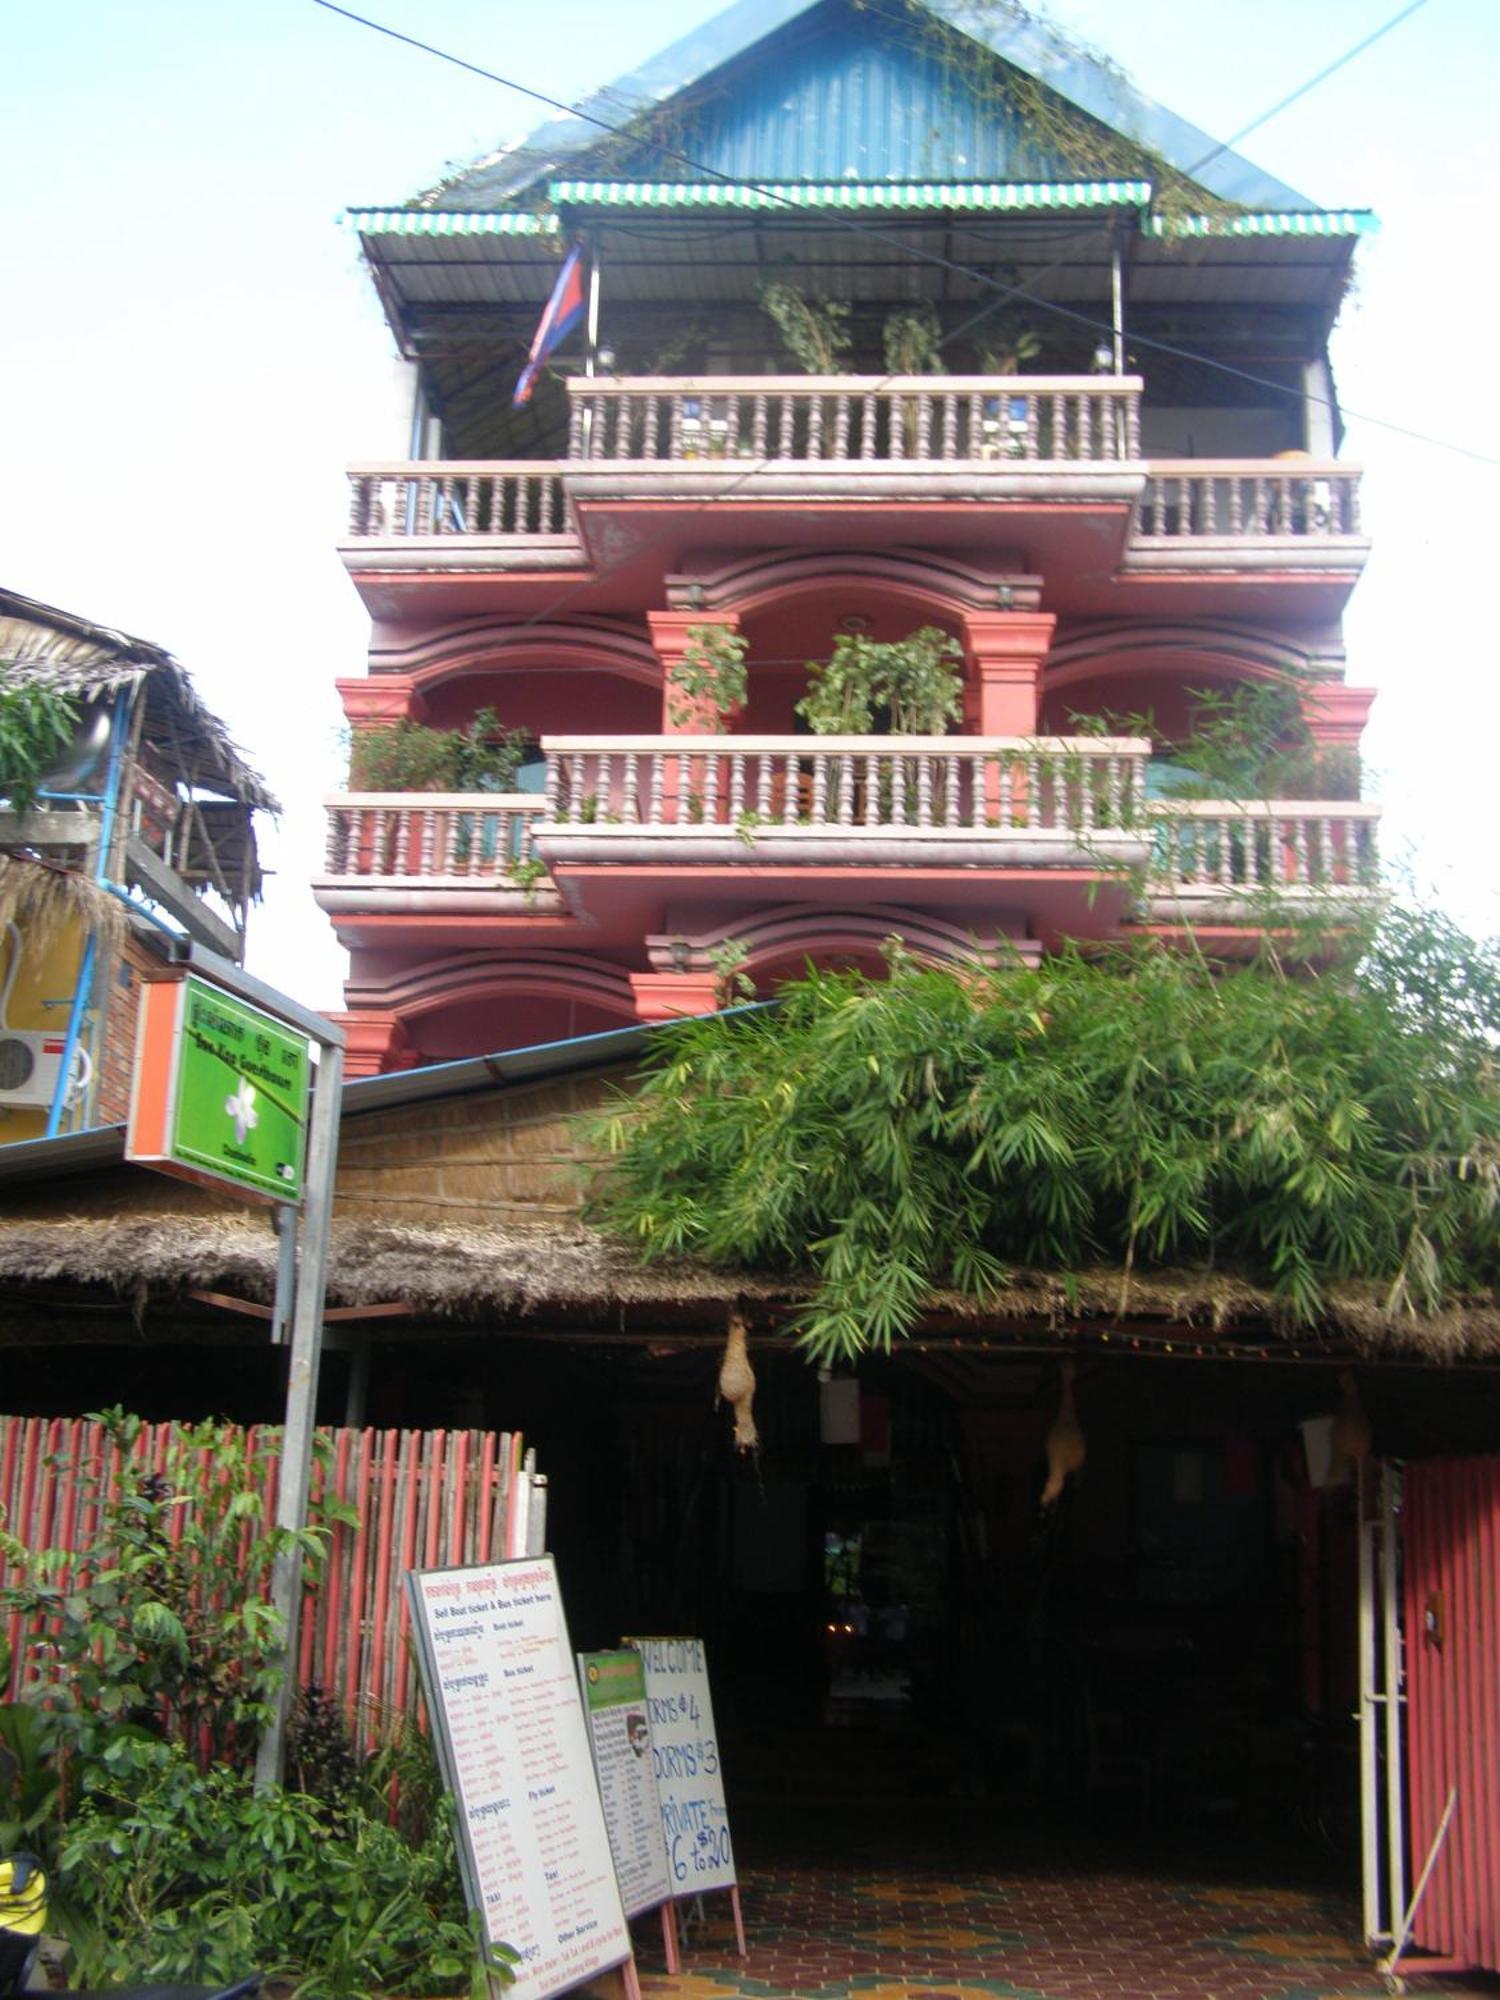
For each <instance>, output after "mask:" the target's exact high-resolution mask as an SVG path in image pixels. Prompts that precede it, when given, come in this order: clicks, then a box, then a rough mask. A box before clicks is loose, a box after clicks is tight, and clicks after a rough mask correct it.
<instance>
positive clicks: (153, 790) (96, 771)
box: [0, 590, 276, 1145]
mask: <svg viewBox="0 0 1500 2000" xmlns="http://www.w3.org/2000/svg"><path fill="white" fill-rule="evenodd" d="M0 685H3V687H4V688H5V689H7V690H11V691H14V690H18V689H20V690H25V689H37V690H41V691H43V692H44V693H45V695H46V696H47V697H49V698H51V699H52V700H53V701H55V702H56V703H57V704H58V706H57V707H56V708H55V710H54V714H55V716H56V718H57V725H58V729H59V732H60V734H59V739H58V740H57V741H56V742H55V743H54V744H53V745H52V747H51V748H50V749H49V750H48V751H47V752H46V753H45V755H44V756H43V758H42V760H41V764H40V768H38V769H36V770H35V771H34V772H32V773H31V780H32V782H31V783H29V784H28V785H27V787H26V788H25V789H24V790H22V791H20V792H18V791H17V789H16V787H15V786H13V785H12V786H8V785H7V783H6V773H5V771H4V770H3V769H0V1145H6V1144H10V1143H13V1142H14V1141H17V1140H22V1139H38V1138H41V1137H43V1136H44V1135H46V1136H49V1137H50V1136H54V1135H56V1134H58V1133H62V1132H71V1131H81V1130H83V1129H85V1128H86V1127H89V1126H95V1125H110V1124H114V1123H116V1122H117V1121H119V1120H122V1119H123V1118H124V1117H125V1114H126V1111H127V1109H128V1106H129V1102H130V1075H131V1065H132V1062H133V1058H134V1049H135V1020H136V995H137V990H138V988H139V985H140V981H141V978H142V976H143V974H145V973H148V972H149V971H150V970H151V969H152V967H153V966H157V965H159V964H160V962H161V959H162V957H163V955H164V953H165V952H167V951H169V950H170V949H171V941H172V940H173V939H174V938H179V937H182V938H188V939H191V940H193V941H195V942H196V943H198V944H200V945H204V946H207V947H208V949H209V950H211V951H214V952H218V953H220V954H222V955H223V956H225V957H227V958H232V959H235V960H236V961H239V960H241V959H243V957H244V953H245V920H246V915H247V912H248V909H249V906H250V904H251V902H252V901H253V900H254V899H255V898H256V897H258V896H259V894H260V886H261V875H260V860H259V855H258V853H257V848H256V837H255V815H256V813H257V812H258V811H261V810H266V811H274V810H275V806H276V801H275V800H274V799H273V798H272V797H271V794H270V793H269V792H268V791H267V789H266V787H265V786H264V784H262V782H261V780H260V779H259V778H258V777H257V775H256V774H255V772H254V771H252V770H251V768H250V767H249V765H248V764H247V763H246V762H245V760H244V758H243V757H242V756H241V755H240V753H239V751H238V750H237V749H236V748H235V745H234V744H233V742H232V741H231V740H230V737H229V734H228V731H227V730H226V729H225V728H224V725H223V724H222V723H221V722H220V721H219V719H218V718H217V716H215V715H213V714H211V713H210V712H209V710H208V709H207V708H206V707H205V706H204V704H203V702H202V700H201V699H200V697H199V695H198V693H197V691H196V689H195V688H194V687H193V684H192V682H191V681H190V680H189V678H188V676H187V674H186V673H185V672H184V671H183V669H182V668H181V667H180V666H179V665H178V663H177V661H176V660H174V659H173V658H172V656H171V654H170V653H168V652H166V651H164V650H163V648H162V647H160V646H154V645H152V644H150V643H149V642H148V641H146V640H144V639H134V638H131V637H130V636H129V635H128V634H127V633H124V632H116V631H113V630H111V629H110V628H109V627H107V626H103V625H97V624H94V623H92V622H91V621H90V620H88V619H86V618H80V617H77V616H75V615H74V614H73V613H72V612H68V611H59V610H57V609H55V608H54V607H53V606H51V605H48V604H38V603H36V602H35V601H33V600H32V599H31V598H29V597H22V596H21V595H20V594H19V593H18V592H16V591H11V590H0ZM63 737H70V738H71V740H62V738H63ZM28 793H29V794H30V796H28Z"/></svg>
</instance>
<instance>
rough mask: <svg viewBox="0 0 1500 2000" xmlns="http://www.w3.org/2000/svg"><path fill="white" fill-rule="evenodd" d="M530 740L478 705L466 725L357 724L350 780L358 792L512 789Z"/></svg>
mask: <svg viewBox="0 0 1500 2000" xmlns="http://www.w3.org/2000/svg"><path fill="white" fill-rule="evenodd" d="M529 741H530V739H529V738H528V736H527V735H526V732H525V731H524V730H521V729H501V727H500V718H499V717H498V716H497V715H496V713H495V711H494V709H493V708H481V709H477V710H476V711H475V714H474V719H473V721H472V722H470V723H469V724H468V726H467V727H466V728H464V729H432V728H430V727H429V726H428V725H427V724H426V723H425V722H412V721H409V720H407V719H405V718H403V720H401V721H400V722H382V723H377V724H376V725H375V726H374V727H373V728H369V729H357V730H355V732H354V735H353V738H352V740H351V742H350V745H349V784H350V788H351V790H354V791H358V792H508V791H509V790H510V789H511V787H512V785H513V784H514V783H515V779H516V773H517V771H518V770H519V769H520V767H521V759H522V757H523V756H524V755H525V753H526V749H527V746H528V743H529Z"/></svg>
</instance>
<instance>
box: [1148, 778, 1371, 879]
mask: <svg viewBox="0 0 1500 2000" xmlns="http://www.w3.org/2000/svg"><path fill="white" fill-rule="evenodd" d="M1150 816H1151V819H1152V821H1153V822H1154V824H1155V826H1156V843H1155V852H1154V855H1153V861H1152V870H1151V874H1152V885H1153V888H1154V889H1155V890H1156V891H1157V892H1158V893H1160V894H1165V895H1168V896H1172V895H1177V894H1183V895H1187V896H1190V897H1201V896H1209V897H1213V898H1223V899H1225V900H1232V899H1236V898H1243V897H1246V896H1255V895H1257V894H1261V895H1285V894H1287V893H1288V892H1289V891H1291V892H1295V893H1299V894H1300V893H1303V892H1312V891H1328V892H1331V893H1340V892H1348V891H1359V892H1368V891H1372V890H1374V889H1375V888H1376V887H1377V884H1378V878H1379V867H1380V862H1379V855H1378V852H1377V849H1376V839H1375V835H1376V823H1377V821H1378V820H1379V818H1380V808H1379V806H1376V805H1369V804H1364V803H1361V802H1359V801H1341V800H1330V799H1322V800H1304V799H1270V800H1248V801H1243V802H1236V803H1234V804H1228V803H1226V802H1225V801H1224V800H1222V799H1204V800H1198V799H1193V800H1187V799H1173V800H1157V801H1153V803H1152V805H1151V807H1150Z"/></svg>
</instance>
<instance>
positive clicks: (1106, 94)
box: [424, 0, 1314, 210]
mask: <svg viewBox="0 0 1500 2000" xmlns="http://www.w3.org/2000/svg"><path fill="white" fill-rule="evenodd" d="M927 10H928V11H929V12H930V13H931V14H932V15H934V16H935V17H936V18H937V19H938V20H939V21H941V22H943V23H945V24H946V25H947V26H948V27H950V28H952V29H954V30H955V31H957V32H958V33H960V34H962V35H964V36H966V37H967V38H968V39H969V40H970V41H971V42H972V43H974V44H975V46H976V51H977V50H979V49H987V50H988V51H989V52H990V53H991V54H993V55H995V56H998V57H999V58H1000V59H1001V60H1003V61H1004V62H1007V63H1010V64H1011V65H1013V66H1014V67H1015V68H1017V69H1019V70H1020V71H1022V72H1023V73H1024V74H1025V75H1027V76H1029V77H1031V78H1033V79H1034V80H1035V81H1037V82H1038V83H1041V84H1042V85H1044V86H1045V87H1046V88H1047V89H1049V90H1051V91H1053V92H1055V93H1056V94H1057V95H1058V96H1060V97H1061V98H1063V99H1064V100H1066V101H1067V102H1068V103H1070V104H1072V105H1073V106H1075V107H1076V108H1077V109H1078V110H1080V111H1082V112H1084V113H1086V114H1087V115H1088V116H1089V117H1091V118H1094V119H1097V120H1098V121H1099V122H1100V123H1102V124H1103V125H1105V126H1107V127H1108V128H1110V130H1111V131H1113V132H1116V133H1118V134H1120V135H1121V136H1122V137H1124V138H1126V139H1128V140H1131V141H1134V142H1135V143H1137V144H1139V145H1142V146H1144V147H1147V148H1150V149H1151V150H1153V151H1155V152H1157V153H1159V154H1160V155H1161V156H1162V158H1164V159H1165V160H1166V161H1168V163H1169V164H1170V165H1172V166H1174V167H1175V168H1177V169H1178V171H1179V172H1182V173H1185V174H1189V175H1190V176H1191V177H1192V178H1194V179H1196V180H1198V181H1199V183H1200V184H1201V185H1202V186H1204V187H1207V188H1208V189H1209V190H1210V192H1211V193H1213V194H1215V195H1218V196H1220V197H1221V198H1223V199H1225V200H1228V201H1234V202H1241V203H1244V204H1246V205H1247V206H1249V207H1252V208H1255V209H1261V210H1294V209H1303V208H1311V207H1313V205H1314V204H1312V203H1311V202H1309V201H1308V200H1307V198H1306V197H1305V196H1303V195H1300V194H1298V193H1297V192H1296V190H1295V189H1292V188H1289V187H1287V186H1286V185H1285V184H1284V183H1283V182H1280V181H1277V180H1275V179H1274V178H1273V177H1272V176H1271V175H1269V174H1266V173H1263V172H1262V171H1261V170H1260V169H1259V168H1257V167H1255V166H1253V165H1252V164H1251V163H1250V162H1249V161H1247V160H1245V159H1243V158H1241V157H1240V156H1239V155H1238V154H1236V153H1234V152H1232V151H1230V150H1229V149H1227V148H1224V149H1219V148H1217V147H1216V145H1215V141H1214V140H1213V138H1212V137H1211V136H1210V135H1209V134H1208V133H1206V132H1203V131H1201V130H1200V129H1199V128H1198V127H1196V126H1194V125H1190V124H1188V123H1187V122H1186V121H1185V120H1183V119H1181V118H1178V117H1176V116H1175V115H1174V114H1173V113H1172V112H1170V111H1167V110H1166V109H1164V107H1162V106H1161V105H1159V104H1156V103H1154V102H1153V101H1152V100H1151V99H1150V98H1148V97H1146V96H1144V95H1143V94H1142V93H1141V92H1140V91H1138V90H1136V89H1135V87H1134V86H1133V85H1132V84H1130V83H1129V81H1128V80H1127V79H1126V78H1125V77H1124V76H1123V75H1122V74H1121V72H1120V71H1118V70H1116V69H1114V68H1113V67H1112V66H1111V65H1109V64H1108V63H1105V62H1102V61H1100V60H1099V59H1098V58H1096V57H1094V56H1092V55H1090V54H1089V53H1088V52H1087V51H1086V50H1083V49H1081V48H1077V47H1074V46H1073V45H1072V44H1070V43H1069V42H1068V41H1067V40H1066V39H1065V38H1064V37H1063V36H1062V35H1060V34H1058V33H1057V32H1055V31H1054V30H1052V29H1050V28H1048V27H1047V26H1046V25H1044V23H1043V22H1041V21H1039V20H1038V19H1036V18H1035V17H1034V16H1032V15H1030V14H1029V13H1027V12H1026V11H1025V10H1024V9H1023V8H1022V7H1020V6H1014V7H1006V6H996V7H993V8H991V9H990V10H988V11H987V12H986V13H985V14H984V15H982V16H980V15H976V14H975V13H974V11H973V10H972V9H971V8H969V7H968V6H966V5H965V4H964V0H928V9H927ZM791 30H795V31H796V32H794V33H791V32H788V31H791ZM731 66H733V67H732V82H733V88H732V89H725V88H723V87H722V86H723V85H724V84H725V81H726V73H730V72H731ZM673 99H683V100H685V101H684V102H683V103H681V104H680V105H678V106H677V107H676V113H677V115H676V116H675V118H674V123H673V131H672V139H671V143H672V145H673V147H674V149H675V150H677V151H678V152H680V153H685V154H687V155H689V156H690V157H692V158H694V159H698V160H703V161H705V162H706V164H708V165H709V166H710V167H712V168H715V169H717V170H718V171H719V172H722V173H726V174H728V175H729V176H730V177H731V178H733V179H737V180H766V179H774V180H787V181H803V180H835V179H842V178H843V177H844V176H845V175H846V174H847V173H852V174H853V175H854V176H855V177H856V178H858V179H861V180H868V181H880V180H884V179H888V178H891V177H896V178H901V179H913V180H920V179H929V178H953V179H968V178H994V179H1002V180H1061V179H1063V178H1065V177H1066V176H1065V173H1061V172H1058V171H1057V170H1056V168H1055V166H1054V164H1053V163H1052V162H1050V161H1047V160H1045V159H1043V158H1041V157H1039V156H1037V155H1036V154H1035V149H1034V148H1031V156H1030V157H1028V156H1027V155H1028V147H1029V146H1030V142H1029V140H1028V136H1027V134H1026V133H1025V132H1024V131H1021V130H1017V129H1012V127H1011V125H1010V123H1009V122H1008V121H1007V119H1006V118H1005V116H1004V115H1003V112H1002V111H1001V110H999V109H998V108H996V107H985V109H984V111H983V113H982V114H980V113H978V111H977V107H976V106H975V104H974V101H973V99H972V97H971V96H969V95H968V94H966V93H962V92H958V93H955V91H954V89H953V79H952V75H951V71H950V70H949V69H948V68H947V66H946V64H945V62H944V60H943V58H942V56H941V55H940V54H939V53H938V52H937V51H935V50H933V49H931V48H930V47H923V46H922V45H920V44H917V43H914V42H913V40H912V37H911V33H910V24H909V23H908V22H905V21H892V22H891V23H890V24H889V25H886V24H884V23H883V22H882V21H881V20H880V18H879V17H878V15H877V14H876V13H875V12H874V11H872V10H865V11H855V10H854V9H853V8H851V7H849V6H847V5H845V4H844V0H736V4H734V5H733V6H731V7H729V8H728V9H726V10H725V12H723V13H721V14H719V15H717V16H715V17H714V18H713V19H712V20H710V21H708V22H706V23H705V24H704V25H703V26H702V27H700V28H697V29H695V30H694V31H693V32H692V33H691V34H689V35H687V36H685V37H684V38H683V39H682V40H681V41H678V42H676V43H674V44H672V46H671V47H670V48H668V49H665V50H663V51H662V53H661V54H660V55H658V56H656V57H654V58H653V59H652V60H651V61H650V62H649V63H647V64H646V65H645V66H644V67H643V68H642V69H640V70H638V71H636V72H635V73H634V74H633V75H630V76H626V77H622V78H620V79H619V80H618V81H616V82H615V83H613V84H610V85H609V86H607V87H606V88H605V89H603V90H601V91H598V92H596V93H595V94H594V95H593V96H592V97H591V98H589V99H588V100H587V101H586V102H585V103H584V104H582V105H580V107H579V115H576V116H568V117H564V118H560V119H553V120H551V121H550V122H549V123H547V124H546V125H544V126H541V127H540V128H539V129H538V130H537V131H535V132H533V133H532V134H531V135H530V136H529V137H528V138H527V140H526V141H525V142H524V143H523V144H522V145H521V146H519V147H512V148H507V149H505V150H503V151H501V152H499V153H496V154H494V155H492V156H491V157H490V158H489V159H488V160H485V161H482V162H481V163H479V164H478V165H477V166H475V167H474V168H472V169H470V171H469V172H468V173H466V174H463V175H460V176H459V177H458V178H457V179H456V180H454V181H452V182H450V183H448V184H447V185H445V186H444V187H442V188H439V189H437V190H434V191H433V193H432V194H431V195H430V196H429V197H427V198H426V200H425V204H424V205H425V206H427V207H429V208H432V209H435V210H436V209H446V210H462V209H492V208H496V207H499V206H501V205H502V204H504V203H505V202H506V201H507V200H508V199H514V198H515V197H516V196H518V195H519V194H520V193H522V192H523V191H524V190H527V189H530V188H533V187H535V186H537V185H538V184H539V183H540V182H542V181H545V180H548V179H552V178H555V177H556V176H557V174H558V172H559V169H560V168H562V167H563V166H564V165H565V163H567V162H570V161H579V162H582V161H584V160H586V159H587V158H588V156H589V154H590V153H591V152H592V151H594V150H595V149H597V148H598V147H599V145H600V144H601V138H600V129H599V122H598V121H603V123H604V124H605V125H606V126H608V127H611V128H620V127H625V126H628V125H629V124H630V123H631V121H632V119H635V118H639V117H641V116H643V115H645V114H649V113H651V112H652V111H655V110H659V109H660V108H661V107H663V106H664V105H666V104H667V103H668V102H669V101H671V100H673ZM591 121H593V122H591ZM1200 161H1204V162H1205V164H1204V165H1203V166H1202V167H1201V168H1200V169H1198V171H1197V172H1194V168H1195V167H1196V166H1197V163H1198V162H1200Z"/></svg>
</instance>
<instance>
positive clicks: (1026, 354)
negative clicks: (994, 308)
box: [979, 311, 1042, 375]
mask: <svg viewBox="0 0 1500 2000" xmlns="http://www.w3.org/2000/svg"><path fill="white" fill-rule="evenodd" d="M1041 351H1042V336H1041V335H1040V334H1039V333H1038V332H1037V331H1036V329H1035V328H1034V327H1032V326H1028V325H1027V323H1026V321H1025V320H1023V319H1022V318H1021V316H1020V315H1019V314H1018V313H1016V312H1013V311H1012V312H997V313H993V314H991V315H990V316H989V318H988V319H987V320H986V322H985V337H984V340H983V341H982V342H981V344H980V347H979V372H980V374H981V375H1019V374H1020V372H1021V368H1022V365H1023V363H1025V362H1027V361H1035V359H1036V358H1037V356H1038V355H1039V354H1040V353H1041Z"/></svg>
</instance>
